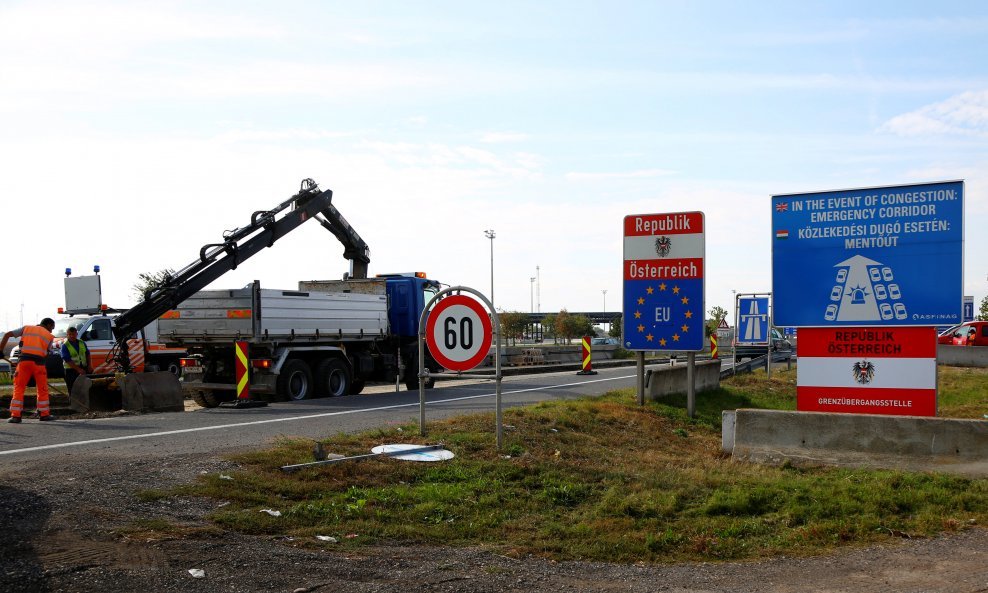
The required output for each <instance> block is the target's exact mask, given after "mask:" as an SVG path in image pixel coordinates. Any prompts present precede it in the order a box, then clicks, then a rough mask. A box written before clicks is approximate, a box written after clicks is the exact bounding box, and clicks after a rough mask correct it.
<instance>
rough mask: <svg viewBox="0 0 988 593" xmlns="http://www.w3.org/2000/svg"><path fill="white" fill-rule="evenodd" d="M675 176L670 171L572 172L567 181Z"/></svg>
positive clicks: (567, 175) (673, 172) (568, 174)
mask: <svg viewBox="0 0 988 593" xmlns="http://www.w3.org/2000/svg"><path fill="white" fill-rule="evenodd" d="M675 174H676V172H675V171H671V170H668V169H642V170H639V171H617V172H613V173H577V172H571V173H567V174H566V179H567V180H568V181H608V180H614V179H649V178H654V177H665V176H668V175H675Z"/></svg>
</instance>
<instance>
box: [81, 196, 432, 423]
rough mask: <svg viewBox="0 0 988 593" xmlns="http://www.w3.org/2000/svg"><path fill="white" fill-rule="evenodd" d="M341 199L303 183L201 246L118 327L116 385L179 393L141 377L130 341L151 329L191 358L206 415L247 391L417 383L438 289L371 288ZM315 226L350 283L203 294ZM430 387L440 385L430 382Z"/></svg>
mask: <svg viewBox="0 0 988 593" xmlns="http://www.w3.org/2000/svg"><path fill="white" fill-rule="evenodd" d="M332 198H333V192H332V191H331V190H325V191H324V190H321V189H319V186H318V184H316V182H315V181H313V180H311V179H305V180H303V181H302V184H301V187H300V189H299V191H298V193H296V194H294V195H293V196H291V197H290V198H288V199H287V200H284V201H283V202H281V203H280V204H278V205H277V206H275V207H274V208H272V209H271V210H261V211H256V212H254V213H253V214H252V215H251V219H250V223H249V224H246V225H244V226H243V227H239V228H236V229H234V230H232V231H226V232H225V233H224V235H223V241H222V242H219V243H211V244H207V245H204V246H203V247H202V248H201V249H200V250H199V257H198V258H197V259H196V260H194V261H193V262H192V263H190V264H188V265H187V266H185V267H184V268H182V269H180V270H179V271H177V272H174V273H169V274H166V275H164V277H162V278H161V279H160V281H159V282H158V283H157V284H156V285H155V286H152V287H149V289H148V290H147V291H146V293H145V295H144V298H143V300H142V301H141V302H140V303H138V304H137V305H136V306H134V307H133V308H131V309H129V310H127V311H125V312H123V313H121V314H120V315H119V316H118V317H117V318H116V319H115V323H114V324H113V326H112V328H111V330H112V332H113V335H114V362H115V367H116V373H117V374H118V375H132V377H133V378H134V379H136V381H129V383H135V385H134V386H133V388H132V389H131V391H141V392H142V393H143V394H144V396H145V397H151V396H152V395H157V394H152V393H151V392H152V391H154V390H155V389H157V388H158V386H159V385H166V386H165V387H164V389H172V388H171V387H170V384H168V383H167V382H165V383H161V382H159V381H156V380H155V379H154V377H151V376H149V375H154V374H155V373H134V371H135V370H136V367H135V365H134V364H133V361H132V357H131V355H130V344H129V337H130V336H131V335H132V334H134V333H135V332H137V331H138V330H140V329H141V328H143V327H144V326H146V325H147V324H149V323H151V322H153V321H154V320H158V340H159V341H160V342H162V343H164V344H166V345H167V346H168V347H170V348H172V349H183V350H185V351H187V352H188V355H187V356H186V357H183V358H182V359H181V362H180V364H181V367H182V375H183V378H182V386H181V388H182V389H183V390H184V391H185V392H190V393H191V394H192V396H193V397H194V399H195V400H196V401H197V402H198V403H200V404H201V405H203V406H206V407H213V406H217V405H219V404H221V403H223V402H226V401H231V400H234V399H238V395H239V396H241V397H242V396H243V394H244V393H245V392H244V390H243V387H245V386H246V387H247V388H248V390H249V392H250V395H251V397H253V396H254V395H260V396H262V397H266V398H270V397H277V398H286V399H296V400H297V399H305V398H308V397H315V396H320V395H347V394H351V393H359V392H360V390H361V389H362V388H363V385H364V383H365V382H366V381H378V380H381V381H389V382H390V381H398V380H401V381H404V383H405V384H406V385H407V386H412V385H415V384H417V382H418V372H417V371H418V360H417V356H418V350H417V341H416V340H417V336H418V321H419V317H420V315H421V313H422V310H423V309H424V307H425V304H426V303H427V302H428V299H429V298H431V295H432V294H435V293H436V292H438V290H439V288H440V284H439V283H438V282H436V281H434V280H430V279H428V278H426V277H425V274H424V273H411V274H392V275H383V276H379V277H375V278H368V276H367V269H368V264H369V263H370V248H369V247H368V245H367V243H366V242H364V240H363V239H362V238H361V237H360V235H359V234H358V233H357V232H356V231H355V230H354V229H353V227H351V226H350V224H349V223H348V222H347V221H346V219H345V218H344V217H343V215H342V214H340V212H339V210H338V209H337V208H336V207H335V206H334V205H333V204H332ZM311 219H315V220H318V221H319V223H320V224H321V225H322V226H323V227H324V228H326V229H327V230H328V231H330V232H331V233H332V234H333V235H334V236H335V237H336V239H337V240H338V241H339V242H340V243H341V244H342V245H343V257H344V258H345V259H347V260H349V262H350V271H349V272H348V273H346V274H344V277H343V279H342V280H338V281H337V280H323V281H320V280H315V281H304V282H301V283H300V284H299V286H298V290H295V289H292V290H281V289H267V288H264V289H262V288H261V286H260V282H258V281H254V282H253V283H252V284H250V285H248V286H247V287H244V288H239V289H228V290H215V289H211V290H207V289H206V287H207V286H208V285H209V284H211V283H212V282H213V281H215V280H217V279H218V278H220V277H221V276H222V275H223V274H225V273H227V272H228V271H230V270H233V269H236V268H237V267H238V266H239V265H240V264H241V263H243V262H244V261H246V260H247V259H248V258H250V257H252V256H253V255H255V254H256V253H258V252H259V251H261V250H262V249H265V248H267V247H271V246H272V245H273V244H274V242H275V241H277V240H278V239H280V238H281V237H283V236H285V235H286V234H288V233H290V232H291V231H293V230H294V229H296V228H298V226H299V225H301V224H302V223H304V222H306V221H307V220H311ZM315 259H317V260H318V258H315ZM238 361H239V363H240V368H241V374H240V375H239V376H238V373H237V370H236V369H237V367H238ZM423 362H424V365H425V367H426V368H427V369H428V371H429V373H430V375H431V373H438V372H441V371H442V370H443V369H442V368H441V367H440V366H439V365H438V363H437V362H436V361H435V360H434V359H433V358H432V357H431V355H429V354H426V360H425V361H423ZM244 371H246V372H244ZM425 382H426V386H427V387H431V386H432V384H433V381H432V378H431V377H429V378H428V379H427V380H426V381H425ZM73 392H75V389H73ZM167 395H169V396H170V395H171V394H167Z"/></svg>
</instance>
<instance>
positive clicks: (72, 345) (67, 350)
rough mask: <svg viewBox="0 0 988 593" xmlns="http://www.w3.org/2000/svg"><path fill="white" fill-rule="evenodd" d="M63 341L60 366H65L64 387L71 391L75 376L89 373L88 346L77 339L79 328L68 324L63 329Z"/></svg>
mask: <svg viewBox="0 0 988 593" xmlns="http://www.w3.org/2000/svg"><path fill="white" fill-rule="evenodd" d="M65 338H66V339H65V341H64V342H62V366H63V367H65V388H66V389H68V391H69V393H72V384H73V383H75V380H76V377H78V376H79V375H85V374H87V373H89V371H90V369H91V368H92V367H91V366H90V364H89V348H87V347H86V343H85V342H83V341H82V340H80V339H79V329H78V328H76V327H75V326H69V329H67V330H66V331H65Z"/></svg>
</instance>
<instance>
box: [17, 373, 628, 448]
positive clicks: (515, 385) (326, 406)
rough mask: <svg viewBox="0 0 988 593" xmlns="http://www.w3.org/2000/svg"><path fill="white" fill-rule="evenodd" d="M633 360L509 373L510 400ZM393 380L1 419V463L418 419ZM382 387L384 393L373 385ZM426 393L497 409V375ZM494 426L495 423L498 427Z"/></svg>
mask: <svg viewBox="0 0 988 593" xmlns="http://www.w3.org/2000/svg"><path fill="white" fill-rule="evenodd" d="M634 376H635V370H634V367H622V368H615V369H602V370H600V371H599V374H597V375H590V376H580V375H576V374H575V373H573V372H564V373H552V374H543V375H525V376H518V377H505V378H504V380H503V383H502V401H503V403H504V407H509V406H515V405H524V404H530V403H534V402H539V401H544V400H550V399H564V398H574V397H582V396H586V395H598V394H601V393H603V392H605V391H608V390H610V389H618V388H626V387H633V386H634ZM392 389H393V388H391V389H389V388H386V387H381V388H377V389H374V390H371V391H372V393H364V394H361V395H359V396H350V397H343V398H335V399H317V400H309V401H302V402H283V403H275V404H271V405H269V406H267V407H265V408H253V409H245V410H236V409H227V408H215V409H208V410H207V409H201V410H196V411H192V412H185V413H170V414H145V415H139V416H117V417H110V418H97V419H78V420H75V419H65V420H58V421H56V422H48V423H40V422H38V421H37V420H32V419H25V421H24V423H23V424H19V425H12V424H7V423H0V467H3V466H4V465H6V464H12V463H23V462H25V461H31V460H35V459H43V458H50V457H53V456H70V455H86V456H88V457H91V456H93V455H106V456H109V457H118V456H138V455H141V456H153V457H162V458H164V457H169V456H172V455H183V454H188V453H195V452H197V451H210V452H214V453H216V452H223V451H230V450H236V449H242V448H252V447H258V446H261V445H264V444H265V443H267V442H269V441H270V440H271V439H274V438H277V437H282V436H302V437H308V438H320V437H324V436H326V435H331V434H334V433H337V432H340V431H357V430H363V429H369V428H376V427H381V426H387V425H394V424H407V423H410V422H416V423H417V422H418V418H419V404H418V392H408V391H404V390H403V391H400V392H398V393H395V392H394V391H393V390H392ZM373 391H377V393H373ZM426 393H427V404H426V419H427V422H428V420H431V419H438V418H441V417H445V416H451V415H457V414H463V413H471V412H481V411H492V410H493V409H494V382H493V381H490V380H487V381H469V382H467V381H463V382H459V381H444V382H439V383H437V386H436V388H435V389H432V390H429V391H427V392H426ZM491 429H492V431H493V426H492V427H491Z"/></svg>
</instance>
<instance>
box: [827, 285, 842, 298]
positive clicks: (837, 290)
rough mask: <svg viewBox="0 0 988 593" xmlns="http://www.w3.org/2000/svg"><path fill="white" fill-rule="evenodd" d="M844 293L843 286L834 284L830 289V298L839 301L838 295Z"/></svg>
mask: <svg viewBox="0 0 988 593" xmlns="http://www.w3.org/2000/svg"><path fill="white" fill-rule="evenodd" d="M842 294H844V287H843V286H835V287H834V289H833V290H831V291H830V300H832V301H839V300H840V295H842Z"/></svg>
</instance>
